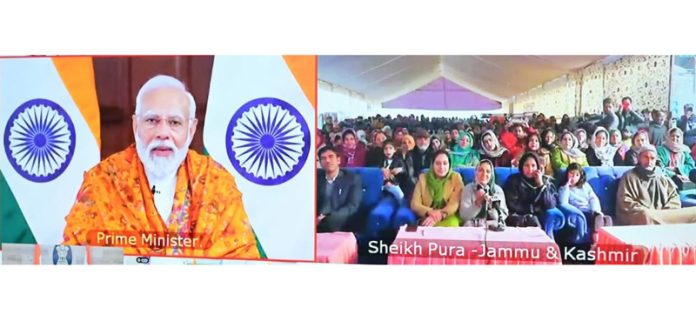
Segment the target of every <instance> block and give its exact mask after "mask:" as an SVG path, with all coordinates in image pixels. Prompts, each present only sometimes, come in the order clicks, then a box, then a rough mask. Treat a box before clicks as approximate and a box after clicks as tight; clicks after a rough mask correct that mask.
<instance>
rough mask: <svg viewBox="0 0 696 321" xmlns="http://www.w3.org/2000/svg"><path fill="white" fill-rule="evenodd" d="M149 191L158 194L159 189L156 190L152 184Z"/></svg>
mask: <svg viewBox="0 0 696 321" xmlns="http://www.w3.org/2000/svg"><path fill="white" fill-rule="evenodd" d="M151 192H152V194H159V193H160V191H158V190H156V189H155V185H152V190H151Z"/></svg>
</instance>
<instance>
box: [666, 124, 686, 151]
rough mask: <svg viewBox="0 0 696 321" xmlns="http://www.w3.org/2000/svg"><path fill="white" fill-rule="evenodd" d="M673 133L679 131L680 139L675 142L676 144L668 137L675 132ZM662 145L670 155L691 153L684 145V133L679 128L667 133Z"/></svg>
mask: <svg viewBox="0 0 696 321" xmlns="http://www.w3.org/2000/svg"><path fill="white" fill-rule="evenodd" d="M675 131H679V133H680V134H681V137H682V138H681V140H680V141H678V142H676V143H675V142H673V141H672V138H670V137H669V136H670V135H671V134H672V132H675ZM664 145H665V147H667V149H669V150H670V151H671V152H672V153H681V152H687V153H690V152H691V150H690V149H689V147H687V146H686V145H684V132H682V130H681V129H680V128H679V127H674V128H672V129H670V130H668V131H667V134H666V135H665V142H664Z"/></svg>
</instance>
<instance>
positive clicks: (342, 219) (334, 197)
mask: <svg viewBox="0 0 696 321" xmlns="http://www.w3.org/2000/svg"><path fill="white" fill-rule="evenodd" d="M326 184H327V182H326V172H325V171H324V170H321V169H320V170H318V171H317V215H318V214H320V213H319V211H321V208H322V204H324V202H329V207H330V208H331V211H330V213H328V214H329V215H328V216H327V217H326V218H324V219H323V220H322V221H321V222H320V223H319V225H318V226H317V232H335V231H352V230H355V229H354V227H352V226H350V223H351V218H352V217H353V216H355V214H356V213H357V212H358V209H359V208H360V203H361V202H362V196H363V190H362V179H361V178H360V175H356V174H353V173H351V172H349V171H346V170H343V169H342V170H341V174H340V175H339V176H338V177H337V178H336V180H335V181H334V182H333V189H332V190H331V197H330V198H329V199H328V200H327V199H326V197H325V193H324V190H325V188H326ZM323 214H327V213H323Z"/></svg>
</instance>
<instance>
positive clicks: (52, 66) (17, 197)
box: [0, 57, 100, 244]
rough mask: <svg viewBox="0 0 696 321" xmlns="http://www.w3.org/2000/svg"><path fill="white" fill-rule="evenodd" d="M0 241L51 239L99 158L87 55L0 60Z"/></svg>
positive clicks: (60, 233)
mask: <svg viewBox="0 0 696 321" xmlns="http://www.w3.org/2000/svg"><path fill="white" fill-rule="evenodd" d="M0 133H2V135H3V141H2V145H3V148H2V150H1V151H0V154H1V156H0V197H1V199H0V240H1V241H2V242H5V243H41V244H57V243H61V242H62V239H63V228H64V227H65V216H67V215H68V212H69V211H70V208H71V207H72V205H73V203H74V202H75V196H76V195H77V192H78V190H79V188H80V184H81V183H82V178H83V174H84V172H85V171H86V170H88V169H89V168H91V167H92V166H94V165H96V164H97V163H98V162H99V145H100V128H99V105H98V101H97V93H96V89H95V85H94V68H93V66H92V58H90V57H58V58H17V59H0Z"/></svg>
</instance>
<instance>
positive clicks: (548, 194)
mask: <svg viewBox="0 0 696 321" xmlns="http://www.w3.org/2000/svg"><path fill="white" fill-rule="evenodd" d="M504 189H505V200H506V202H507V206H508V209H509V210H510V214H519V215H525V214H534V215H541V214H542V213H543V212H544V211H546V210H548V209H551V208H554V207H556V205H557V204H558V192H557V191H556V186H554V184H552V183H551V181H550V180H549V179H548V178H547V177H544V185H542V186H541V187H532V186H530V185H529V184H527V182H526V181H524V179H523V178H522V174H521V173H518V174H514V175H512V176H510V178H508V180H507V182H505V188H504Z"/></svg>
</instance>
